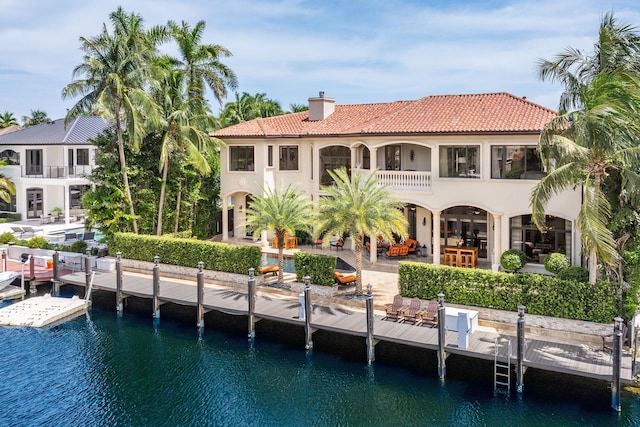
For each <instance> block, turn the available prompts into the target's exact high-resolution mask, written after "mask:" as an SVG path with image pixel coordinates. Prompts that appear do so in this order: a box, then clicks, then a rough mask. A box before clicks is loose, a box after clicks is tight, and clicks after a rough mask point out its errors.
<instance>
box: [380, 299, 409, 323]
mask: <svg viewBox="0 0 640 427" xmlns="http://www.w3.org/2000/svg"><path fill="white" fill-rule="evenodd" d="M405 307H406V306H405V305H404V300H403V299H402V295H396V296H395V297H393V303H391V304H387V305H385V306H384V310H385V313H386V314H385V316H384V317H383V318H382V320H388V319H391V320H393V321H394V322H397V321H398V319H399V318H400V315H401V313H402V310H403V309H404V308H405Z"/></svg>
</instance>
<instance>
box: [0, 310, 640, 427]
mask: <svg viewBox="0 0 640 427" xmlns="http://www.w3.org/2000/svg"><path fill="white" fill-rule="evenodd" d="M0 379H1V381H0V426H209V425H211V426H227V425H229V426H338V425H342V426H368V425H374V426H377V425H380V426H389V425H393V426H423V425H424V426H426V425H432V424H437V425H440V426H443V425H444V426H502V425H514V426H551V425H558V426H600V425H621V426H640V402H639V401H638V400H637V399H636V398H634V397H631V396H629V395H625V397H624V400H623V412H622V414H620V415H615V414H614V413H612V411H610V410H608V402H602V405H596V407H594V406H593V405H591V404H585V403H581V402H579V401H578V402H575V401H574V402H572V401H563V400H562V399H559V398H558V397H553V398H549V399H545V400H541V399H540V398H539V397H532V396H527V394H526V390H525V396H524V398H523V399H521V400H519V399H517V398H515V397H513V398H506V397H503V396H497V397H494V396H493V395H492V392H491V385H490V384H484V383H483V384H476V383H469V382H461V381H455V380H449V379H448V380H447V381H446V383H445V384H444V385H442V384H440V382H439V380H438V379H437V378H434V377H425V376H417V375H414V374H412V373H411V372H410V371H408V370H405V369H396V368H393V367H388V366H383V365H381V364H377V365H376V366H375V367H373V368H368V367H367V366H366V365H365V363H363V362H348V361H344V360H342V359H341V358H338V357H335V356H330V355H326V354H322V353H320V352H317V351H316V352H314V353H309V354H305V352H304V350H302V349H298V348H295V349H294V348H288V347H285V346H281V345H278V344H274V343H269V342H265V341H264V340H261V339H260V336H258V337H257V338H256V341H255V342H254V343H253V344H252V343H250V342H248V341H247V340H246V339H244V338H242V337H232V336H230V335H228V334H226V333H223V332H216V331H213V330H210V329H207V330H205V331H204V332H203V333H202V334H199V333H198V331H197V330H196V328H195V327H193V326H192V325H182V324H179V323H176V322H173V321H170V320H169V319H162V321H161V323H160V324H159V325H157V326H154V325H153V322H152V321H151V319H149V318H148V317H141V316H138V315H134V314H130V313H125V315H124V317H123V318H121V319H118V318H117V317H116V315H115V314H114V313H111V312H109V313H107V312H104V311H100V310H97V309H93V311H92V312H91V316H90V318H85V317H81V318H79V319H76V320H73V321H70V322H67V323H65V324H63V325H61V326H57V327H53V328H49V329H44V330H34V329H27V328H0Z"/></svg>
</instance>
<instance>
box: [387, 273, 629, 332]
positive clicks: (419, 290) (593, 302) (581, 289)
mask: <svg viewBox="0 0 640 427" xmlns="http://www.w3.org/2000/svg"><path fill="white" fill-rule="evenodd" d="M398 273H399V282H400V283H399V284H400V294H401V295H402V296H404V297H408V298H413V297H417V298H421V299H437V298H438V294H439V293H441V292H442V293H443V294H444V295H445V300H446V301H447V302H449V303H452V304H461V305H471V306H476V307H487V308H494V309H498V310H508V311H516V310H517V307H518V305H524V306H525V307H526V309H527V313H530V314H539V315H543V316H552V317H561V318H566V319H577V320H588V321H592V322H600V323H610V322H611V321H612V320H613V319H614V318H615V317H616V316H617V315H618V312H617V310H616V302H615V292H614V291H613V287H612V286H611V284H610V283H609V282H606V281H598V282H597V283H596V284H595V285H591V284H589V283H581V282H576V281H571V280H559V279H557V278H555V277H552V276H547V275H541V274H514V273H501V272H498V273H496V272H493V271H488V270H479V269H467V268H456V267H447V266H434V265H431V264H424V263H417V262H408V261H401V262H400V263H399V267H398Z"/></svg>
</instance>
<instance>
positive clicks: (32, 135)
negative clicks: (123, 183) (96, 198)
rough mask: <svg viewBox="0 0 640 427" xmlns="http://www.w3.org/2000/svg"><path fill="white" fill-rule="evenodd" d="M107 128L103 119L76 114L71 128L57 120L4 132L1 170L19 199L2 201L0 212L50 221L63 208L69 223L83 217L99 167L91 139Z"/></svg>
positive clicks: (0, 136)
mask: <svg viewBox="0 0 640 427" xmlns="http://www.w3.org/2000/svg"><path fill="white" fill-rule="evenodd" d="M107 127H108V124H107V122H105V120H104V119H102V118H101V117H78V118H76V119H74V120H72V121H71V122H70V123H68V124H67V126H65V124H64V119H59V120H54V121H51V122H48V123H42V124H39V125H35V126H30V127H27V128H24V129H21V130H17V131H14V132H11V133H7V134H3V135H0V160H4V161H5V162H6V164H7V165H6V166H5V167H4V168H2V174H4V175H5V176H6V177H8V178H11V180H12V181H13V182H14V183H15V185H16V195H15V197H13V198H12V200H11V203H9V204H7V203H2V202H1V201H0V210H3V211H10V212H18V213H20V214H21V215H22V218H23V219H40V218H42V219H43V220H44V221H47V220H50V219H51V218H50V217H49V215H50V214H51V212H52V211H54V210H55V209H56V208H59V209H61V210H62V212H63V218H62V219H61V220H64V221H65V222H66V223H67V224H68V223H69V221H70V220H71V219H72V217H73V216H76V215H83V211H82V206H81V200H82V195H83V194H84V192H85V191H86V190H87V189H88V188H89V186H90V182H89V178H88V176H89V175H90V174H91V171H92V170H93V168H94V167H95V150H96V148H95V147H94V146H93V145H92V144H91V141H90V140H91V139H93V138H95V137H97V136H98V135H99V134H100V133H101V132H102V131H103V130H105V129H106V128H107Z"/></svg>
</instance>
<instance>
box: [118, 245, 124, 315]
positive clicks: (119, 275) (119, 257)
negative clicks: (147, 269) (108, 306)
mask: <svg viewBox="0 0 640 427" xmlns="http://www.w3.org/2000/svg"><path fill="white" fill-rule="evenodd" d="M123 309H124V307H123V303H122V252H118V253H117V254H116V311H117V313H118V316H122V311H123Z"/></svg>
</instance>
